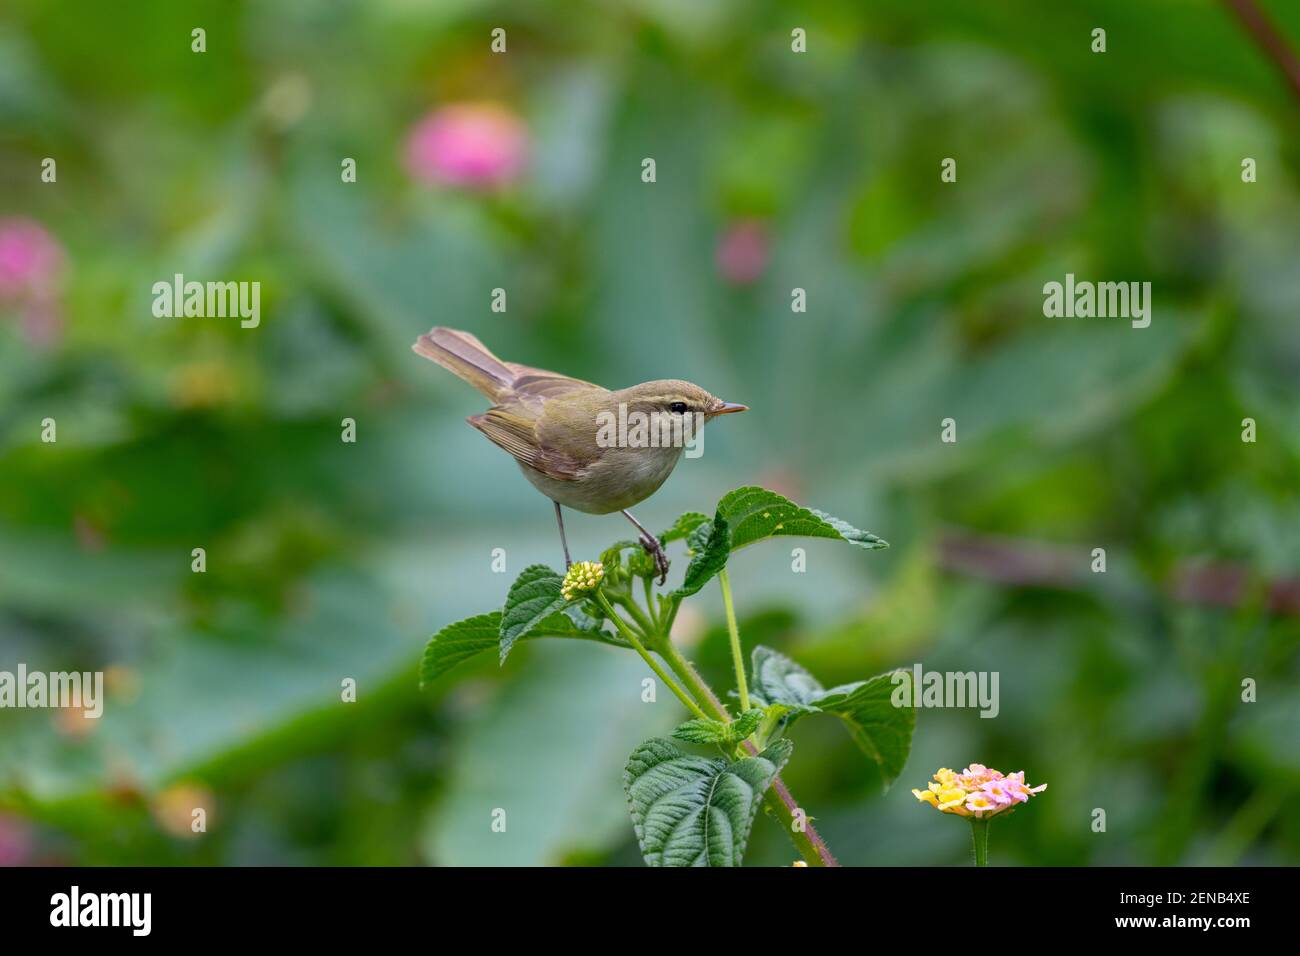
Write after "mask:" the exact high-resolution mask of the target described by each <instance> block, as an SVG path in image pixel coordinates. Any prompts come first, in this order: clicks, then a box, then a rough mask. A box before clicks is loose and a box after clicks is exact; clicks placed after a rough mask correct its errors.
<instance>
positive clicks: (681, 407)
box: [668, 402, 686, 414]
mask: <svg viewBox="0 0 1300 956" xmlns="http://www.w3.org/2000/svg"><path fill="white" fill-rule="evenodd" d="M668 410H669V411H670V412H677V413H679V414H680V413H682V412H684V411H686V403H685V402H673V403H672V404H671V405H669V406H668Z"/></svg>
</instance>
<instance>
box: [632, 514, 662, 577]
mask: <svg viewBox="0 0 1300 956" xmlns="http://www.w3.org/2000/svg"><path fill="white" fill-rule="evenodd" d="M623 514H624V515H626V516H627V520H628V521H630V522H632V523H633V524H634V525H636V529H637V530H638V531H640V532H641V547H643V548H645V549H646V551H647V552H649V553H650V555H651V556H652V557H653V558H654V559H655V569H656V570H657V571H658V572H659V585H660V587H662V586H663V583H664V582H665V581H667V580H668V553H667V552H666V551H664V546H663V545H662V544H660V543H659V539H658V538H656V537H655V536H654V535H652V534H651V533H650V532H649V531H647V530H646V529H645V528H643V527H642V526H641V522H639V521H637V520H636V519H635V518H633V517H632V512H630V511H628V510H627V509H624V510H623Z"/></svg>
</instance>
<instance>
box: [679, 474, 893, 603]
mask: <svg viewBox="0 0 1300 956" xmlns="http://www.w3.org/2000/svg"><path fill="white" fill-rule="evenodd" d="M688 517H698V515H696V516H689V515H683V516H682V517H681V518H679V519H678V522H679V523H681V522H682V521H684V520H685V519H687V518H688ZM674 527H676V526H674ZM722 530H725V532H726V534H725V535H724V534H723V533H722ZM779 535H797V536H802V537H811V538H832V539H835V540H838V541H847V542H849V543H850V544H854V545H857V546H858V547H860V548H865V549H867V550H872V551H874V550H877V549H879V548H887V547H889V542H887V541H885V540H884V539H883V538H879V537H877V536H876V535H874V534H872V533H871V532H870V531H863V530H862V529H861V528H855V527H853V525H851V524H849V523H848V522H847V521H843V520H841V519H839V518H836V517H834V516H833V515H828V514H827V513H826V512H824V511H817V510H816V509H813V508H803V507H800V506H799V505H797V504H795V503H794V502H793V501H791V500H790V499H789V498H785V497H783V496H781V495H778V494H777V493H776V492H775V491H768V490H767V489H766V488H759V487H758V486H756V485H748V486H746V487H744V488H737V489H736V490H734V491H729V492H727V493H726V494H725V495H723V496H722V500H721V501H719V502H718V509H717V513H716V514H715V515H714V517H713V520H712V521H703V522H699V523H698V524H696V526H695V527H694V528H692V529H691V531H690V534H689V537H688V539H687V540H688V543H689V545H690V548H691V551H692V554H693V556H692V558H691V563H690V565H689V566H688V567H687V568H686V577H685V579H684V580H683V581H682V586H681V587H680V588H678V589H677V591H676V596H678V597H690V596H691V595H692V594H695V593H696V592H697V591H699V590H700V588H702V587H704V585H705V584H707V583H708V582H709V579H710V578H712V577H713V576H714V575H715V574H717V573H718V572H719V571H721V570H722V569H723V568H725V567H726V566H727V560H728V558H729V557H730V556H731V552H733V551H737V550H739V549H740V548H743V547H745V546H746V545H750V544H754V543H755V542H757V541H762V540H763V539H765V538H771V537H776V536H779Z"/></svg>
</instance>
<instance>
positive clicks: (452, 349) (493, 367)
mask: <svg viewBox="0 0 1300 956" xmlns="http://www.w3.org/2000/svg"><path fill="white" fill-rule="evenodd" d="M411 348H412V350H414V351H415V352H416V353H418V354H420V355H423V356H424V357H425V358H427V359H431V360H433V361H434V362H437V363H438V364H439V365H441V366H442V367H443V368H445V369H447V370H448V371H449V372H451V373H453V374H454V375H456V376H457V377H459V378H462V379H464V380H465V381H467V382H469V383H470V384H471V385H473V386H474V387H475V388H477V389H478V390H479V391H480V392H482V393H483V394H484V395H486V396H487V397H488V398H490V399H492V401H494V402H495V401H498V399H499V398H500V396H501V394H502V393H503V392H508V391H510V389H511V387H512V386H513V384H514V380H515V373H514V372H513V371H512V370H511V369H510V368H509V367H508V366H507V365H506V364H505V363H504V362H502V361H501V360H500V359H499V358H497V357H496V356H495V355H493V354H492V353H491V352H489V351H488V348H487V346H486V345H484V344H483V343H482V342H480V341H479V340H478V339H477V338H475V337H474V336H473V335H470V334H469V333H468V332H461V331H460V330H459V329H447V328H442V327H441V326H440V327H438V328H435V329H430V330H429V332H428V333H427V334H425V335H421V336H420V337H419V338H418V339H416V341H415V344H414V345H412V346H411Z"/></svg>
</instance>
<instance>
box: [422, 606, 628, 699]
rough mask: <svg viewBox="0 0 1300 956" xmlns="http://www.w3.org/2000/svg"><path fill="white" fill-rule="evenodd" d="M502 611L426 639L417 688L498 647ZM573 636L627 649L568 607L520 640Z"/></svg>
mask: <svg viewBox="0 0 1300 956" xmlns="http://www.w3.org/2000/svg"><path fill="white" fill-rule="evenodd" d="M501 617H502V615H501V612H500V611H493V612H491V613H490V614H479V615H477V616H476V617H471V618H466V619H465V620H463V621H457V622H456V623H454V624H448V625H447V626H446V627H444V628H443V629H442V630H441V631H439V632H438V633H437V634H435V635H433V637H431V638H430V639H429V643H428V645H427V646H426V647H425V649H424V658H423V659H422V660H421V662H420V688H421V689H424V688H425V687H428V686H429V685H430V684H432V683H433V682H434V681H436V680H437V679H438V678H439V677H441V676H442V675H443V674H445V673H447V671H449V670H451V669H452V668H453V667H455V666H456V665H457V664H461V663H463V662H465V661H467V660H469V659H470V658H471V657H474V656H475V655H477V654H481V653H482V652H483V651H486V650H488V649H489V648H492V647H497V646H499V645H500V641H501ZM534 637H572V638H577V639H579V640H585V641H596V642H598V643H601V644H609V645H611V646H613V647H627V646H628V644H627V642H625V641H624V640H623V639H622V638H620V637H616V636H615V635H613V634H611V633H610V632H609V631H605V630H602V629H601V626H600V622H598V621H593V620H592V619H591V618H589V617H587V615H585V614H584V613H583V612H582V611H581V609H580V608H577V607H571V608H566V609H565V610H564V611H562V612H560V613H557V614H552V615H550V616H549V617H547V618H545V619H543V620H542V621H540V622H539V623H538V624H537V625H536V626H535V627H533V628H532V629H531V630H530V631H529V632H528V633H527V634H525V635H523V637H521V638H519V640H523V639H524V638H534Z"/></svg>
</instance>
